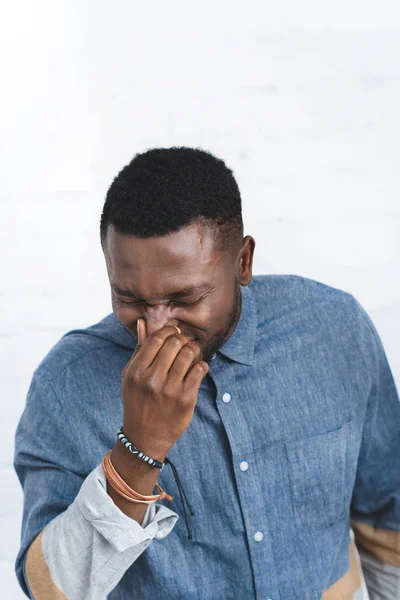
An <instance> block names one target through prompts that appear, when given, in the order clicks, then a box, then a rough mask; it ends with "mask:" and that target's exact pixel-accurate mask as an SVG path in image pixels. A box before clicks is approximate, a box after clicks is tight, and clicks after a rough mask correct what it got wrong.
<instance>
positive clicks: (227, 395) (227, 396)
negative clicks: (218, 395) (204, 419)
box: [222, 392, 232, 404]
mask: <svg viewBox="0 0 400 600" xmlns="http://www.w3.org/2000/svg"><path fill="white" fill-rule="evenodd" d="M231 400H232V396H231V395H230V393H229V392H225V394H223V395H222V402H225V404H227V403H228V402H230V401H231Z"/></svg>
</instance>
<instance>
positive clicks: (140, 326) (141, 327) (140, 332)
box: [121, 319, 147, 377]
mask: <svg viewBox="0 0 400 600" xmlns="http://www.w3.org/2000/svg"><path fill="white" fill-rule="evenodd" d="M136 325H137V344H136V348H135V350H134V352H133V354H132V356H131V358H130V360H129V362H128V364H127V365H126V366H125V367H124V368H123V370H122V373H121V376H122V377H124V376H125V373H126V371H127V370H128V368H129V365H130V364H131V362H132V360H133V359H134V358H135V356H137V355H138V354H139V352H140V349H141V347H142V346H143V344H144V343H145V341H146V340H147V327H146V321H145V320H144V319H138V320H137V323H136Z"/></svg>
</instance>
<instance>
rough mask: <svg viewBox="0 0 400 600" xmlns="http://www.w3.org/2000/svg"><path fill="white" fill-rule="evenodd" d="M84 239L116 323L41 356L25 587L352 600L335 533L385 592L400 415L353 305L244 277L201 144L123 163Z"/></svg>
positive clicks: (355, 594) (229, 182)
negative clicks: (98, 256) (97, 249)
mask: <svg viewBox="0 0 400 600" xmlns="http://www.w3.org/2000/svg"><path fill="white" fill-rule="evenodd" d="M101 242H102V248H103V251H104V256H105V261H106V266H107V272H108V277H109V281H110V285H111V294H112V306H113V313H112V314H110V315H109V316H107V317H106V318H105V319H103V320H102V321H101V322H100V323H98V324H97V325H94V326H92V327H89V328H88V329H83V330H75V331H72V332H69V333H68V334H66V336H64V337H63V338H62V339H61V340H60V341H59V343H58V344H56V346H55V347H54V348H53V349H52V350H51V351H50V353H49V354H48V355H47V357H46V358H45V359H44V360H43V361H42V363H41V364H40V365H39V367H38V369H37V370H36V371H35V374H34V376H33V379H32V383H31V386H30V389H29V393H28V398H27V404H26V408H25V411H24V414H23V415H22V418H21V421H20V423H19V426H18V430H17V434H16V454H15V468H16V471H17V473H18V476H19V478H20V481H21V484H22V486H23V489H24V498H25V504H24V516H23V524H22V541H21V549H20V552H19V554H18V558H17V563H16V570H17V575H18V578H19V581H20V583H21V586H22V588H23V590H24V591H25V593H27V594H28V593H30V595H31V597H34V598H35V599H37V600H43V599H46V600H47V599H49V598H51V599H64V598H69V599H72V600H80V599H82V600H88V599H96V600H99V599H102V598H106V597H109V598H111V599H119V600H122V599H136V598H140V599H141V600H146V599H154V598H160V597H166V598H169V600H175V599H185V600H190V599H201V600H208V599H213V600H219V599H221V600H228V599H238V600H242V599H251V598H253V599H254V598H257V599H262V600H267V599H272V600H278V599H279V600H314V599H315V600H317V599H320V598H321V597H322V598H323V600H339V599H340V600H347V599H348V600H350V599H351V600H355V599H357V600H358V599H360V598H362V589H361V581H360V573H359V570H358V567H357V554H356V553H355V548H354V543H353V540H352V536H351V530H350V519H351V524H352V528H353V530H354V533H355V541H356V543H357V545H358V548H359V551H360V555H361V558H362V561H363V565H364V566H365V575H366V579H367V584H368V585H369V588H370V597H371V600H374V599H376V598H391V599H392V600H394V599H395V598H398V597H399V596H398V595H397V592H398V590H399V580H400V578H399V573H400V548H399V543H400V542H399V540H400V534H399V529H400V469H399V457H400V437H399V424H400V403H399V398H398V395H397V393H396V389H395V384H394V381H393V377H392V374H391V371H390V368H389V365H388V362H387V359H386V356H385V352H384V349H383V347H382V344H381V341H380V339H379V337H378V334H377V332H376V330H375V328H374V326H373V324H372V322H371V320H370V319H369V317H368V315H367V314H366V312H365V311H364V309H363V308H362V307H361V306H360V304H359V303H358V302H357V301H356V300H355V299H354V297H353V296H351V295H350V294H348V293H345V292H343V291H340V290H337V289H334V288H332V287H329V286H326V285H323V284H321V283H318V282H316V281H312V280H309V279H306V278H303V277H299V276H294V275H272V276H271V275H270V276H261V277H254V278H252V261H253V253H254V247H255V242H254V240H253V238H252V237H250V236H246V237H243V226H242V216H241V199H240V193H239V190H238V187H237V184H236V181H235V179H234V177H233V174H232V172H231V171H230V170H229V169H228V168H227V167H226V165H225V164H224V162H223V161H221V160H219V159H217V158H215V157H213V156H212V155H210V154H208V153H206V152H203V151H200V150H195V149H190V148H171V149H155V150H150V151H148V152H145V153H143V154H140V155H137V156H136V157H135V158H134V159H133V160H132V162H131V163H130V164H129V165H128V166H126V167H125V168H124V169H123V170H122V171H121V172H120V173H119V175H118V176H117V177H116V179H115V180H114V182H113V183H112V185H111V187H110V189H109V191H108V194H107V198H106V202H105V205H104V209H103V213H102V218H101ZM121 425H122V427H123V429H122V432H120V434H119V437H118V438H117V435H116V432H117V430H118V428H119V427H120V426H121ZM135 449H137V450H135ZM108 450H111V454H107V451H108ZM134 452H136V454H135V453H134ZM138 452H141V453H142V454H140V455H138ZM107 457H108V458H109V460H110V461H111V465H112V466H113V467H114V469H115V472H114V471H112V467H110V466H107V465H108V464H109V463H108V462H107V460H108V459H107ZM150 459H151V460H150ZM168 460H170V461H172V465H170V464H169V463H168ZM162 463H166V464H165V466H164V468H163V469H162V470H161V469H160V467H161V465H162ZM154 465H158V467H157V466H154ZM106 473H107V477H106ZM157 482H158V484H159V485H160V486H162V487H161V488H160V487H159V488H157V489H158V492H159V494H162V492H163V491H165V492H166V493H168V494H170V495H172V496H173V500H163V501H162V502H161V501H155V500H154V499H157V498H161V497H164V495H163V494H162V495H161V496H160V495H157V494H153V492H154V488H155V485H156V483H157ZM118 486H119V487H118ZM150 496H151V498H148V497H150ZM153 496H154V497H153ZM143 498H147V500H143ZM185 498H186V499H185ZM138 500H140V501H139V502H138ZM145 501H146V502H149V504H144V503H143V502H145ZM190 513H192V514H190ZM178 516H179V517H181V518H178ZM396 590H397V592H396Z"/></svg>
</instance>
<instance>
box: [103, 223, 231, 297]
mask: <svg viewBox="0 0 400 600" xmlns="http://www.w3.org/2000/svg"><path fill="white" fill-rule="evenodd" d="M104 254H105V259H106V264H107V270H108V275H109V278H110V282H111V283H114V284H117V285H118V286H120V287H122V286H125V287H126V286H129V287H131V288H132V286H134V287H135V288H139V289H140V291H142V292H143V293H146V292H147V291H149V292H151V294H152V295H153V293H154V292H156V291H157V290H160V292H162V290H163V289H166V288H168V289H171V288H173V289H177V290H178V289H179V287H182V286H187V285H189V284H195V283H197V282H199V281H209V282H210V283H213V282H216V280H217V278H218V277H219V276H220V274H221V271H225V270H226V269H227V268H228V267H229V265H230V264H231V262H232V258H231V256H230V254H229V253H228V252H227V251H219V250H216V248H215V243H214V240H213V235H212V231H211V229H210V228H209V227H206V226H203V225H200V224H193V225H190V226H188V227H185V228H183V229H181V230H179V231H177V232H175V233H172V234H170V235H166V236H162V237H155V238H138V237H136V236H130V235H124V234H119V233H117V232H116V231H115V229H114V228H113V227H112V226H110V227H109V229H108V231H107V236H106V241H105V247H104Z"/></svg>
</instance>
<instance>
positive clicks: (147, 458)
mask: <svg viewBox="0 0 400 600" xmlns="http://www.w3.org/2000/svg"><path fill="white" fill-rule="evenodd" d="M117 437H118V439H119V441H120V442H121V444H123V445H124V446H125V448H127V449H128V450H129V452H132V454H134V455H135V456H137V457H138V458H141V459H142V460H144V462H146V463H148V464H149V465H151V466H152V467H156V468H157V469H161V471H162V470H163V468H164V466H165V462H163V463H162V462H160V461H159V460H156V459H155V458H150V456H146V454H144V453H143V452H141V451H140V450H139V448H136V446H134V445H133V444H132V442H130V441H129V440H128V438H127V437H126V435H125V434H124V431H123V429H122V425H121V427H120V428H119V429H118V430H117Z"/></svg>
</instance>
